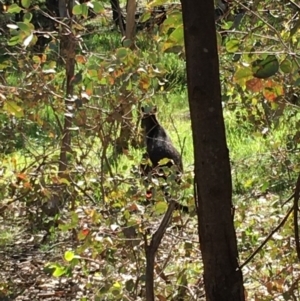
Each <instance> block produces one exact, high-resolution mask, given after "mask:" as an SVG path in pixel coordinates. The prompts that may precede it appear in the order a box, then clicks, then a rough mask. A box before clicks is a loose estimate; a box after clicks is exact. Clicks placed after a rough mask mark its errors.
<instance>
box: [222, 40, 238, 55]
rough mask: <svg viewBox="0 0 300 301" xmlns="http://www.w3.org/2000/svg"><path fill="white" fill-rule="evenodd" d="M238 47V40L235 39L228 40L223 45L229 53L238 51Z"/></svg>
mask: <svg viewBox="0 0 300 301" xmlns="http://www.w3.org/2000/svg"><path fill="white" fill-rule="evenodd" d="M239 47H240V41H239V40H236V39H232V40H229V41H228V42H227V43H226V45H225V48H226V50H227V51H228V52H230V53H233V52H236V51H238V49H239Z"/></svg>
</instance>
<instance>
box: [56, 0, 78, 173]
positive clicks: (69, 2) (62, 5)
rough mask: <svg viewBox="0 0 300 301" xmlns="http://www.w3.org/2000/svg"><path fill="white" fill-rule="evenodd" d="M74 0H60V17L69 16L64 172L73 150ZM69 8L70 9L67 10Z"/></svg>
mask: <svg viewBox="0 0 300 301" xmlns="http://www.w3.org/2000/svg"><path fill="white" fill-rule="evenodd" d="M72 8H73V1H72V0H67V2H66V1H65V0H59V14H60V17H66V16H68V17H69V20H68V26H69V28H67V27H66V26H63V27H62V32H61V41H60V42H61V47H60V49H61V56H62V58H63V59H64V62H65V64H66V98H65V115H64V127H63V137H62V144H61V150H60V160H59V172H60V173H62V172H64V171H65V170H66V169H67V167H68V153H70V152H71V131H70V128H71V126H72V117H71V116H72V112H69V110H68V108H69V107H70V103H68V99H69V98H70V97H71V96H72V95H73V85H72V83H71V80H72V78H73V77H74V70H75V54H76V53H75V49H76V37H75V36H74V34H73V32H72V30H71V28H72ZM67 10H68V11H67Z"/></svg>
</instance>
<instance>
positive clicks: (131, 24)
mask: <svg viewBox="0 0 300 301" xmlns="http://www.w3.org/2000/svg"><path fill="white" fill-rule="evenodd" d="M135 12H136V0H127V15H126V31H125V35H126V39H127V40H130V48H131V49H134V48H135V47H136V46H135V42H134V39H135V33H136V22H135Z"/></svg>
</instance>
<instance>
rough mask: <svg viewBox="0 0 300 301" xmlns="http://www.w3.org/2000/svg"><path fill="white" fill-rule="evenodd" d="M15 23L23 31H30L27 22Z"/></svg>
mask: <svg viewBox="0 0 300 301" xmlns="http://www.w3.org/2000/svg"><path fill="white" fill-rule="evenodd" d="M17 25H18V27H19V28H20V29H21V30H23V31H24V32H26V33H27V32H28V33H30V32H31V28H30V26H29V24H28V23H24V22H17Z"/></svg>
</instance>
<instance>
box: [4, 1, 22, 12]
mask: <svg viewBox="0 0 300 301" xmlns="http://www.w3.org/2000/svg"><path fill="white" fill-rule="evenodd" d="M21 10H23V9H22V8H21V7H20V6H19V5H18V4H15V3H14V4H12V5H10V6H9V8H8V10H7V12H8V13H12V14H15V13H17V14H18V13H19V12H20V11H21Z"/></svg>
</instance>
